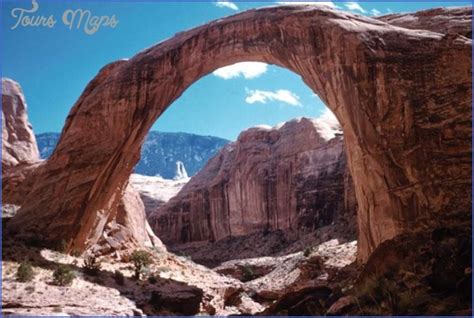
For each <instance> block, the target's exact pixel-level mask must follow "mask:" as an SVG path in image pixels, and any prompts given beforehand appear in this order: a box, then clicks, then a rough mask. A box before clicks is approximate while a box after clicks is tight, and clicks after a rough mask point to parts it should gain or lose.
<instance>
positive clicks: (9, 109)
mask: <svg viewBox="0 0 474 318" xmlns="http://www.w3.org/2000/svg"><path fill="white" fill-rule="evenodd" d="M39 159H40V156H39V151H38V145H37V144H36V138H35V135H34V133H33V128H32V127H31V124H30V122H29V120H28V113H27V106H26V102H25V96H24V95H23V91H22V90H21V87H20V85H19V84H18V83H16V82H14V81H12V80H11V79H7V78H2V170H3V173H5V172H6V170H7V169H9V168H12V167H14V166H17V165H20V164H30V163H33V162H35V161H38V160H39Z"/></svg>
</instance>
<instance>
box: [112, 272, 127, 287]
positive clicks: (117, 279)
mask: <svg viewBox="0 0 474 318" xmlns="http://www.w3.org/2000/svg"><path fill="white" fill-rule="evenodd" d="M114 280H115V282H116V283H117V285H120V286H123V285H125V276H123V274H122V272H121V271H119V270H118V269H117V270H115V273H114Z"/></svg>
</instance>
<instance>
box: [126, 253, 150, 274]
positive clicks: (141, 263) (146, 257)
mask: <svg viewBox="0 0 474 318" xmlns="http://www.w3.org/2000/svg"><path fill="white" fill-rule="evenodd" d="M130 261H131V262H132V263H133V266H134V270H135V275H134V278H135V279H137V280H138V279H140V273H141V272H142V270H143V268H144V267H146V266H147V265H150V264H151V263H152V258H151V255H150V253H148V252H147V251H143V250H138V251H134V252H133V253H132V255H130Z"/></svg>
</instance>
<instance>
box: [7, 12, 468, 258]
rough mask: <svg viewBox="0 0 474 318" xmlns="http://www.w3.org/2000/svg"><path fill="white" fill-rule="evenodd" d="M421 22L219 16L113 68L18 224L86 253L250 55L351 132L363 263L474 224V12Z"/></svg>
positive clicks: (73, 120) (87, 98) (333, 15)
mask: <svg viewBox="0 0 474 318" xmlns="http://www.w3.org/2000/svg"><path fill="white" fill-rule="evenodd" d="M452 10H454V9H445V10H442V11H440V12H435V13H434V14H432V13H433V11H432V10H431V11H430V10H427V11H424V12H421V13H420V14H418V19H421V18H420V16H423V17H426V18H424V19H423V21H424V22H423V23H420V24H419V25H417V26H416V27H417V28H420V29H410V27H411V26H407V28H405V27H404V22H403V21H402V22H401V23H400V20H398V21H397V22H396V23H395V22H394V25H392V24H390V20H388V21H382V20H377V19H373V18H369V17H364V16H360V15H354V14H351V13H347V12H341V11H338V10H336V9H331V8H327V7H321V6H277V7H269V8H262V9H255V10H249V11H246V12H242V13H239V14H237V15H235V16H231V17H227V18H223V19H219V20H216V21H213V22H210V23H208V24H205V25H203V26H200V27H197V28H195V29H192V30H189V31H186V32H181V33H179V34H177V35H176V36H174V37H173V38H171V39H169V40H166V41H164V42H161V43H159V44H157V45H155V46H152V47H150V48H148V49H146V50H144V51H142V52H140V53H138V54H137V55H135V56H134V57H132V58H131V59H128V60H120V61H116V62H113V63H111V64H109V65H106V66H105V67H103V68H102V69H101V70H100V71H99V73H98V74H97V76H96V77H95V78H94V79H92V80H91V82H90V83H89V84H88V85H87V87H86V88H85V90H84V91H83V93H82V95H81V96H80V98H79V99H78V101H77V102H76V103H75V105H74V106H73V108H72V109H71V111H70V113H69V115H68V117H67V120H66V123H65V126H64V129H63V132H62V135H61V138H60V141H59V143H58V146H57V148H56V150H55V151H54V153H53V154H52V156H51V157H50V158H49V159H48V161H47V162H46V163H45V164H44V165H43V167H42V168H41V169H40V170H39V171H40V173H38V174H37V176H36V178H35V184H34V186H33V189H32V191H30V192H29V193H28V195H27V196H26V198H25V204H24V205H23V206H22V208H21V209H20V211H19V212H18V214H17V215H16V216H15V217H14V218H13V219H12V220H11V221H10V223H9V227H10V228H11V229H12V230H16V231H23V232H28V233H35V232H36V233H43V234H45V240H47V241H55V240H58V239H65V240H66V241H68V242H69V246H68V249H69V250H72V249H78V250H84V249H87V248H88V247H89V246H91V245H93V244H95V243H96V242H97V241H98V239H99V238H100V235H101V233H102V232H103V228H104V226H105V225H106V223H107V220H108V218H109V216H110V215H113V214H114V213H115V211H116V209H117V206H118V205H119V204H120V201H121V200H122V196H123V193H124V191H125V188H126V186H127V184H128V179H129V176H130V174H131V173H132V170H133V167H134V166H135V165H136V163H137V162H138V160H139V156H140V148H141V145H142V143H143V142H144V140H145V137H146V134H147V133H148V131H149V130H150V129H151V127H152V125H153V124H154V123H155V121H156V120H157V119H158V117H159V116H160V115H161V114H162V113H163V112H164V111H165V110H166V109H167V107H168V106H169V105H170V104H171V103H172V102H173V101H175V100H176V99H177V98H179V96H180V95H181V94H182V93H183V92H184V91H185V90H186V89H187V88H188V87H189V86H190V85H192V84H193V83H194V82H196V81H197V80H199V79H200V78H201V77H203V76H205V75H206V74H209V73H211V72H212V71H214V70H215V69H217V68H220V67H223V66H226V65H230V64H233V63H236V62H242V61H259V62H265V63H269V64H275V65H279V66H281V67H284V68H287V69H289V70H291V71H293V72H295V73H297V74H299V75H300V76H301V78H302V80H303V81H304V82H305V83H306V84H307V85H308V86H309V87H310V88H311V89H312V90H313V91H314V92H315V93H317V94H318V95H319V97H320V98H321V99H322V100H323V101H324V102H325V104H326V105H327V106H328V107H329V108H330V109H331V110H332V111H333V112H334V114H335V115H336V117H337V118H338V120H339V122H340V123H341V125H342V129H343V132H344V141H345V145H346V155H347V161H348V165H349V170H350V172H351V176H352V178H353V180H354V187H355V194H356V197H357V202H358V206H359V213H358V217H357V218H358V233H359V238H358V259H359V260H360V261H365V260H366V259H367V258H368V256H369V255H370V253H371V252H372V251H373V250H374V249H375V248H376V247H377V246H378V245H379V244H380V243H381V242H383V241H385V240H388V239H391V238H393V237H394V236H396V235H398V234H400V233H404V232H408V231H413V230H416V229H417V228H421V227H431V226H437V225H438V224H440V223H441V224H442V223H445V222H456V220H457V219H460V218H462V219H469V220H470V218H471V204H472V197H471V185H472V175H471V172H472V168H471V155H472V147H471V146H472V145H471V135H472V120H471V118H472V109H471V98H472V71H471V69H472V60H471V52H472V41H471V39H470V38H467V37H465V36H464V35H467V34H469V32H471V21H472V9H471V7H465V8H461V9H456V10H457V11H456V19H455V20H456V21H461V22H462V21H465V23H464V22H462V23H461V24H460V25H461V27H460V28H461V29H462V30H463V32H461V31H459V30H457V31H456V30H453V29H451V28H449V23H447V24H446V23H445V24H443V23H439V21H448V20H449V19H450V18H452V17H453V15H452V14H451V12H453V11H452Z"/></svg>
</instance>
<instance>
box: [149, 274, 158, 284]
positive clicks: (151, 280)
mask: <svg viewBox="0 0 474 318" xmlns="http://www.w3.org/2000/svg"><path fill="white" fill-rule="evenodd" d="M148 282H149V283H150V284H156V283H157V282H158V279H157V278H156V276H155V275H151V276H150V277H148Z"/></svg>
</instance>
